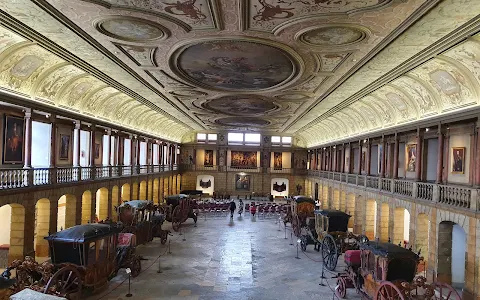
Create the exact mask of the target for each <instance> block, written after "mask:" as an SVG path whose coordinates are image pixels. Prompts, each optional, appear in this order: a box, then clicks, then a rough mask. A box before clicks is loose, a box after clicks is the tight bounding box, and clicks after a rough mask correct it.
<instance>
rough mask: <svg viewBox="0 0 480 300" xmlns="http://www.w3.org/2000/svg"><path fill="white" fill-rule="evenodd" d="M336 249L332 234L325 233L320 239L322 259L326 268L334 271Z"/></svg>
mask: <svg viewBox="0 0 480 300" xmlns="http://www.w3.org/2000/svg"><path fill="white" fill-rule="evenodd" d="M337 260H338V249H337V244H336V243H335V240H334V238H333V236H331V235H329V234H327V235H326V236H325V237H324V238H323V240H322V261H323V265H324V266H325V268H327V270H329V271H334V270H335V268H336V267H337Z"/></svg>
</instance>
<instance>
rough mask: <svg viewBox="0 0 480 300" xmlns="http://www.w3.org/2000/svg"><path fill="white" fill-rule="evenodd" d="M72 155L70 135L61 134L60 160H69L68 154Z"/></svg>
mask: <svg viewBox="0 0 480 300" xmlns="http://www.w3.org/2000/svg"><path fill="white" fill-rule="evenodd" d="M69 153H70V135H68V134H60V153H59V155H58V159H60V160H68V154H69Z"/></svg>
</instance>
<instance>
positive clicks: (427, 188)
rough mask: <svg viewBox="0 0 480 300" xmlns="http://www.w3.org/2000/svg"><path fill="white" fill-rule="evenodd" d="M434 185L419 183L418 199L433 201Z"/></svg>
mask: <svg viewBox="0 0 480 300" xmlns="http://www.w3.org/2000/svg"><path fill="white" fill-rule="evenodd" d="M434 186H435V185H434V184H431V183H425V182H417V194H416V197H417V198H418V199H422V200H428V201H432V200H433V188H434Z"/></svg>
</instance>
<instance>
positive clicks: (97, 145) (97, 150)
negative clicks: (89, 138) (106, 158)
mask: <svg viewBox="0 0 480 300" xmlns="http://www.w3.org/2000/svg"><path fill="white" fill-rule="evenodd" d="M99 158H100V144H99V143H95V159H99Z"/></svg>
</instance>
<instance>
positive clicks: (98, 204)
mask: <svg viewBox="0 0 480 300" xmlns="http://www.w3.org/2000/svg"><path fill="white" fill-rule="evenodd" d="M95 217H96V218H98V220H99V221H102V220H105V219H107V218H108V189H107V188H104V187H103V188H100V189H98V190H97V193H96V201H95Z"/></svg>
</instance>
